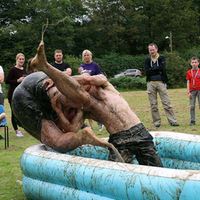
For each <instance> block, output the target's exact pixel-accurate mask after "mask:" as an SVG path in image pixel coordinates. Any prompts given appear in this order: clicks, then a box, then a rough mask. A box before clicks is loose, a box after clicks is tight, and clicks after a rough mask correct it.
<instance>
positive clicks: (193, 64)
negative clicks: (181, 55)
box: [190, 59, 199, 68]
mask: <svg viewBox="0 0 200 200" xmlns="http://www.w3.org/2000/svg"><path fill="white" fill-rule="evenodd" d="M190 64H191V66H192V67H193V68H197V67H198V66H199V61H198V60H196V59H195V60H191V63H190Z"/></svg>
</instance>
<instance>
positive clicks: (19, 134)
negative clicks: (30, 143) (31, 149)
mask: <svg viewBox="0 0 200 200" xmlns="http://www.w3.org/2000/svg"><path fill="white" fill-rule="evenodd" d="M16 136H17V137H24V135H23V133H22V132H21V131H19V130H17V131H16Z"/></svg>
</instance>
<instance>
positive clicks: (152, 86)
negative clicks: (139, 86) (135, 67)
mask: <svg viewBox="0 0 200 200" xmlns="http://www.w3.org/2000/svg"><path fill="white" fill-rule="evenodd" d="M148 50H149V55H150V56H149V57H148V58H146V60H145V64H144V70H145V72H146V81H147V93H148V97H149V102H150V106H151V114H152V118H153V124H154V126H155V127H160V125H161V118H160V114H159V110H158V101H157V93H158V94H159V96H160V99H161V102H162V104H163V107H164V110H165V114H166V116H167V119H168V122H169V124H170V125H171V126H179V124H178V123H177V120H176V118H175V115H174V112H173V109H172V106H171V103H170V99H169V96H168V93H167V86H166V84H167V80H168V79H167V73H166V63H165V57H164V56H160V55H159V53H158V47H157V45H156V44H154V43H151V44H149V45H148Z"/></svg>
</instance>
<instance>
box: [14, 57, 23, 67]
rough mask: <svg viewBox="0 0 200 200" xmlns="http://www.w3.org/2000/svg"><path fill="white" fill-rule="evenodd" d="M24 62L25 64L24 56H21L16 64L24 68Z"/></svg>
mask: <svg viewBox="0 0 200 200" xmlns="http://www.w3.org/2000/svg"><path fill="white" fill-rule="evenodd" d="M24 62H25V58H24V56H19V57H18V58H17V62H16V64H17V66H20V67H22V66H23V65H24Z"/></svg>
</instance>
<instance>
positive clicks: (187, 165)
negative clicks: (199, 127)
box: [21, 131, 200, 200]
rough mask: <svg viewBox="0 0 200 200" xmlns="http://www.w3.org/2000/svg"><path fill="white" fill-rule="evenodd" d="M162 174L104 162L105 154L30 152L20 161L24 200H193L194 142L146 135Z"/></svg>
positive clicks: (196, 186) (198, 150)
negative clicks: (150, 138) (156, 152)
mask: <svg viewBox="0 0 200 200" xmlns="http://www.w3.org/2000/svg"><path fill="white" fill-rule="evenodd" d="M151 134H152V135H153V137H154V141H155V144H156V147H157V150H158V153H159V155H160V157H161V159H162V162H163V165H164V168H159V167H151V166H142V165H138V164H137V163H136V161H134V164H125V163H116V162H111V161H108V160H107V159H108V150H107V149H106V148H101V147H94V146H87V145H86V146H82V147H79V148H77V149H75V150H73V151H71V152H69V153H68V154H61V153H57V152H54V151H52V150H47V148H46V147H45V146H44V145H42V144H41V145H35V146H31V147H29V148H28V149H26V150H25V152H24V153H23V155H22V157H21V169H22V172H23V191H24V193H25V196H26V198H27V199H28V200H30V199H31V200H112V199H116V200H134V199H136V200H140V199H143V200H144V199H155V200H158V199H163V200H175V199H177V200H180V199H181V200H186V199H187V200H199V199H200V136H198V135H190V134H183V133H177V132H165V131H160V132H151Z"/></svg>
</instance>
